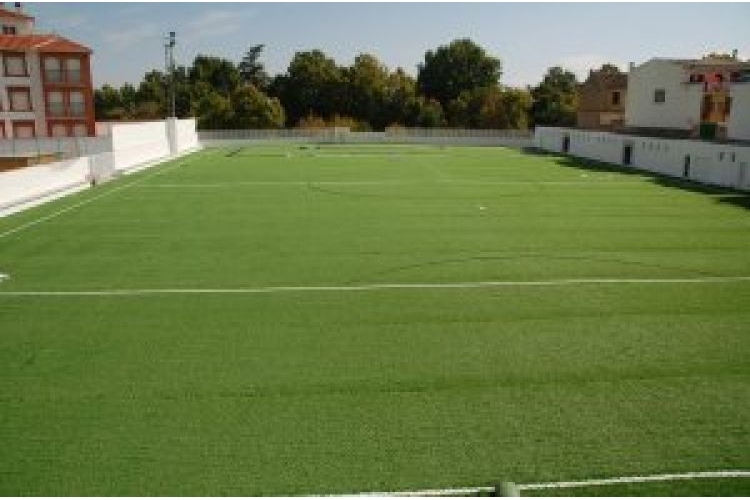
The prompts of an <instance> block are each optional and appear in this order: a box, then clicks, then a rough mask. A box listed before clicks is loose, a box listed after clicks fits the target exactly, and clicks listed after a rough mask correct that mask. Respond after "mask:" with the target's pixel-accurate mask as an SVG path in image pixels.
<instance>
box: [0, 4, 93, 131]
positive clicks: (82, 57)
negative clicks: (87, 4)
mask: <svg viewBox="0 0 750 500" xmlns="http://www.w3.org/2000/svg"><path fill="white" fill-rule="evenodd" d="M0 26H1V27H2V34H0V59H1V61H0V138H10V137H15V138H31V137H62V136H66V137H71V136H93V135H95V131H96V124H95V118H94V92H93V86H92V81H91V53H92V51H91V49H89V48H88V47H85V46H83V45H81V44H78V43H76V42H73V41H71V40H68V39H66V38H63V37H61V36H58V35H55V34H40V33H35V32H34V18H33V17H31V16H28V15H26V14H24V13H23V12H22V10H21V7H20V4H18V3H17V4H16V6H15V8H14V9H13V10H9V9H7V8H4V7H2V6H0Z"/></svg>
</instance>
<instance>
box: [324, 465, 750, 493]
mask: <svg viewBox="0 0 750 500" xmlns="http://www.w3.org/2000/svg"><path fill="white" fill-rule="evenodd" d="M740 478H750V471H744V470H720V471H704V472H682V473H676V474H653V475H648V476H621V477H611V478H604V479H582V480H577V481H558V482H549V483H531V484H516V485H514V486H515V488H516V489H517V490H518V492H523V491H538V490H549V489H560V488H584V487H591V486H609V485H614V484H639V483H653V482H667V481H689V480H696V479H740ZM495 490H496V487H494V486H473V487H472V486H469V487H461V488H438V489H426V490H412V491H379V492H375V491H374V492H367V493H354V494H348V495H322V496H326V497H343V496H347V497H351V496H362V497H370V496H374V497H430V496H463V495H472V494H477V493H492V492H495Z"/></svg>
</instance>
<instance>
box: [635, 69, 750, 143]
mask: <svg viewBox="0 0 750 500" xmlns="http://www.w3.org/2000/svg"><path fill="white" fill-rule="evenodd" d="M748 87H750V62H743V61H739V60H736V59H651V60H650V61H647V62H645V63H644V64H642V65H640V66H637V67H633V66H631V69H630V72H629V74H628V100H627V106H626V109H625V122H626V126H627V127H628V128H629V129H631V130H636V131H643V132H644V133H648V132H649V131H657V130H658V131H660V132H666V131H674V132H680V133H682V136H683V137H693V138H697V137H700V136H701V133H702V131H701V126H702V125H703V126H705V125H706V124H708V125H712V126H715V128H716V131H717V132H716V136H715V137H716V138H719V139H735V140H750V133H749V131H748V125H747V120H750V118H748V116H750V99H748V90H747V88H748Z"/></svg>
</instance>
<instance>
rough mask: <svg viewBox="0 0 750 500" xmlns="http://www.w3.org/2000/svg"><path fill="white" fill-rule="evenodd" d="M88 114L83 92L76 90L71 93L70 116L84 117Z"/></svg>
mask: <svg viewBox="0 0 750 500" xmlns="http://www.w3.org/2000/svg"><path fill="white" fill-rule="evenodd" d="M85 112H86V105H85V104H84V101H83V92H81V91H78V90H74V91H72V92H71V93H70V115H71V116H83V115H84V114H85Z"/></svg>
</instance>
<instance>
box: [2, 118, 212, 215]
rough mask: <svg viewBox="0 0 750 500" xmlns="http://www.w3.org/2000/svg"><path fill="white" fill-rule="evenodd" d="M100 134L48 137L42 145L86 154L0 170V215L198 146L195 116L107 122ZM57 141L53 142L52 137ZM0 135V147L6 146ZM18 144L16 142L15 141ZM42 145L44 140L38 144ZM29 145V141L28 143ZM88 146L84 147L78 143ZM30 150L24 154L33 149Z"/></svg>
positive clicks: (104, 180)
mask: <svg viewBox="0 0 750 500" xmlns="http://www.w3.org/2000/svg"><path fill="white" fill-rule="evenodd" d="M98 130H99V131H101V132H102V133H104V134H105V135H103V136H101V137H95V138H86V139H85V140H84V141H83V142H80V141H78V142H76V141H77V140H76V139H74V138H68V140H67V141H57V140H52V139H50V141H52V142H49V144H48V146H49V147H48V148H47V151H48V152H50V153H55V152H58V153H59V151H60V150H59V149H55V147H61V146H60V145H61V144H65V145H66V146H65V147H68V148H71V147H73V146H75V147H78V148H80V151H81V152H82V151H88V152H89V154H84V155H79V156H78V157H75V158H70V159H66V160H63V161H58V162H54V163H48V164H45V165H36V166H31V167H26V168H21V169H18V170H10V171H7V172H0V217H3V216H6V215H10V214H12V213H16V212H20V211H22V210H25V209H26V208H30V207H32V206H36V205H40V204H42V203H45V202H47V201H51V200H53V199H56V198H60V197H62V196H65V195H67V194H70V193H72V192H76V191H80V190H82V189H86V188H87V187H90V186H92V185H95V184H99V183H101V182H106V181H107V180H110V179H112V178H114V177H117V176H119V175H122V174H126V173H130V172H134V171H137V170H141V169H143V168H148V167H150V166H153V165H156V164H158V163H161V162H162V161H165V160H169V159H171V158H175V157H178V156H181V155H182V154H185V153H188V152H191V151H194V150H196V149H197V148H199V144H198V135H197V133H196V130H195V120H192V119H191V120H174V122H173V123H171V124H168V122H167V121H161V122H143V123H107V124H104V125H102V126H100V127H99V128H98ZM55 141H57V142H56V143H54V142H55ZM5 142H7V141H0V151H2V147H10V145H8V144H5ZM16 146H18V144H17V145H16ZM42 146H45V147H47V144H42ZM29 147H31V146H29ZM84 148H88V149H84ZM38 151H39V149H36V150H31V151H29V152H28V154H33V153H35V152H38Z"/></svg>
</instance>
